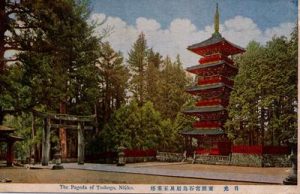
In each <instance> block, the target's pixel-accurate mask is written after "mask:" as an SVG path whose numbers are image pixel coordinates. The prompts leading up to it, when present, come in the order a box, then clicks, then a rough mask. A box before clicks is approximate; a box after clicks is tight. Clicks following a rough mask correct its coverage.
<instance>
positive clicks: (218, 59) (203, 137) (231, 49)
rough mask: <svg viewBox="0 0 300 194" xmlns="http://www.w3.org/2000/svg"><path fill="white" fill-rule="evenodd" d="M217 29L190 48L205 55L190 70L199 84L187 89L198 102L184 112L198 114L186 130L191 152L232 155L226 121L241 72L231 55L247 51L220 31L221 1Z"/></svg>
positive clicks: (217, 15)
mask: <svg viewBox="0 0 300 194" xmlns="http://www.w3.org/2000/svg"><path fill="white" fill-rule="evenodd" d="M214 28H215V32H214V33H213V34H212V36H211V37H210V38H209V39H207V40H205V41H203V42H200V43H197V44H193V45H191V46H189V47H188V48H187V49H188V50H190V51H192V52H194V53H196V54H198V55H201V56H203V57H202V58H201V59H200V60H199V64H198V65H195V66H192V67H188V68H187V69H186V70H187V71H188V72H190V73H193V74H196V80H197V81H196V84H195V85H194V86H192V87H189V88H187V90H186V91H187V92H188V93H190V94H192V95H195V96H196V98H197V102H196V104H195V106H194V107H193V108H192V109H188V110H185V111H184V113H185V114H187V115H192V116H196V117H197V121H196V122H194V123H193V130H189V131H183V132H182V133H181V134H182V135H183V136H184V137H185V145H186V149H187V152H188V153H189V154H191V153H193V151H195V152H196V153H197V154H206V155H207V154H209V155H228V154H229V153H230V146H231V143H230V141H229V140H228V138H227V135H226V134H225V133H224V127H223V126H224V122H225V121H226V119H227V117H228V116H227V111H226V107H227V106H228V102H229V96H230V92H231V90H232V87H233V77H234V76H235V75H236V74H237V73H238V69H237V67H236V66H235V65H234V63H233V61H232V60H231V56H232V55H235V54H239V53H242V52H244V49H243V48H241V47H239V46H237V45H235V44H233V43H231V42H229V41H227V40H226V39H225V38H223V37H222V36H221V34H220V33H219V11H218V5H217V7H216V13H215V18H214ZM193 138H194V139H196V140H197V148H196V149H195V147H194V148H193V146H192V142H193V141H192V140H193Z"/></svg>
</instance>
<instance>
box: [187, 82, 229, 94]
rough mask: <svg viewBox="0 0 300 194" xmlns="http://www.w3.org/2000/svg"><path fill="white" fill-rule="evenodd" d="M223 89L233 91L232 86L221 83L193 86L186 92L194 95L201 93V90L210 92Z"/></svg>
mask: <svg viewBox="0 0 300 194" xmlns="http://www.w3.org/2000/svg"><path fill="white" fill-rule="evenodd" d="M221 87H227V88H230V89H232V86H230V85H227V84H224V83H222V82H220V83H213V84H206V85H196V86H192V87H189V88H187V89H186V91H187V92H191V93H193V92H197V91H201V90H209V89H215V88H221Z"/></svg>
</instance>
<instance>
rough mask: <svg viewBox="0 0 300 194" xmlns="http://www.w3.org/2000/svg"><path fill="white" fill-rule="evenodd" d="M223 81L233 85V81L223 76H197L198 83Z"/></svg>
mask: <svg viewBox="0 0 300 194" xmlns="http://www.w3.org/2000/svg"><path fill="white" fill-rule="evenodd" d="M219 82H222V83H225V84H226V85H230V86H232V85H233V81H232V80H230V79H228V78H226V77H223V76H210V77H199V79H198V84H199V85H206V84H214V83H219Z"/></svg>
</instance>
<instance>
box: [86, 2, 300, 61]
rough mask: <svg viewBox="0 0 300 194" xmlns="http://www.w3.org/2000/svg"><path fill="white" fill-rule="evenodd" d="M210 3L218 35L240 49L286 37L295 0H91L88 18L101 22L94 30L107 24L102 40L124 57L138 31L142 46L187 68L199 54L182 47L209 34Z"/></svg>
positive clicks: (294, 17) (293, 17) (293, 18)
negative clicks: (108, 29)
mask: <svg viewBox="0 0 300 194" xmlns="http://www.w3.org/2000/svg"><path fill="white" fill-rule="evenodd" d="M216 3H218V4H219V12H220V32H221V34H222V36H223V37H225V38H226V39H227V40H229V41H231V42H233V43H235V44H237V45H239V46H242V47H246V46H247V44H248V43H249V41H251V40H255V41H258V42H261V43H262V44H264V43H265V42H266V41H268V40H270V39H271V38H272V37H273V36H282V35H284V36H287V37H289V35H290V33H291V32H292V30H293V27H294V26H295V25H296V20H297V14H298V13H297V4H298V1H297V0H92V2H91V8H92V14H91V18H92V19H93V20H98V21H103V20H104V19H105V20H106V22H105V23H104V24H103V25H101V26H99V27H97V29H96V34H100V33H101V31H102V30H103V29H104V28H106V27H107V26H110V27H112V28H113V31H112V33H111V34H110V36H108V37H107V38H105V40H106V41H109V42H110V43H111V45H112V47H113V48H114V49H115V50H117V51H121V52H122V53H123V54H124V56H125V57H127V54H128V52H129V50H130V49H131V46H132V45H133V43H134V42H135V41H136V39H137V37H138V35H139V34H140V33H141V32H143V33H144V34H145V36H146V39H147V44H148V47H150V48H153V49H154V50H155V51H157V52H160V53H161V54H162V55H163V56H166V55H168V56H170V57H171V58H172V59H175V57H176V55H177V54H180V56H181V59H182V61H183V63H184V66H185V67H188V66H192V65H195V64H197V61H198V60H199V58H200V56H198V55H196V54H194V53H191V52H190V51H188V50H187V49H186V48H187V47H188V46H189V45H191V44H195V43H198V42H201V41H203V40H205V39H207V38H209V37H210V36H211V34H212V33H213V18H214V13H215V5H216Z"/></svg>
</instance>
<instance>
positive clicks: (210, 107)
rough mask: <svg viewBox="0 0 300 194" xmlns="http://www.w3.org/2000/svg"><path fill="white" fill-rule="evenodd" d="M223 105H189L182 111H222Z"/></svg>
mask: <svg viewBox="0 0 300 194" xmlns="http://www.w3.org/2000/svg"><path fill="white" fill-rule="evenodd" d="M223 110H224V107H223V106H221V105H216V106H206V107H197V106H193V107H189V108H186V109H184V110H183V112H185V113H201V112H203V113H205V112H219V111H223Z"/></svg>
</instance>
